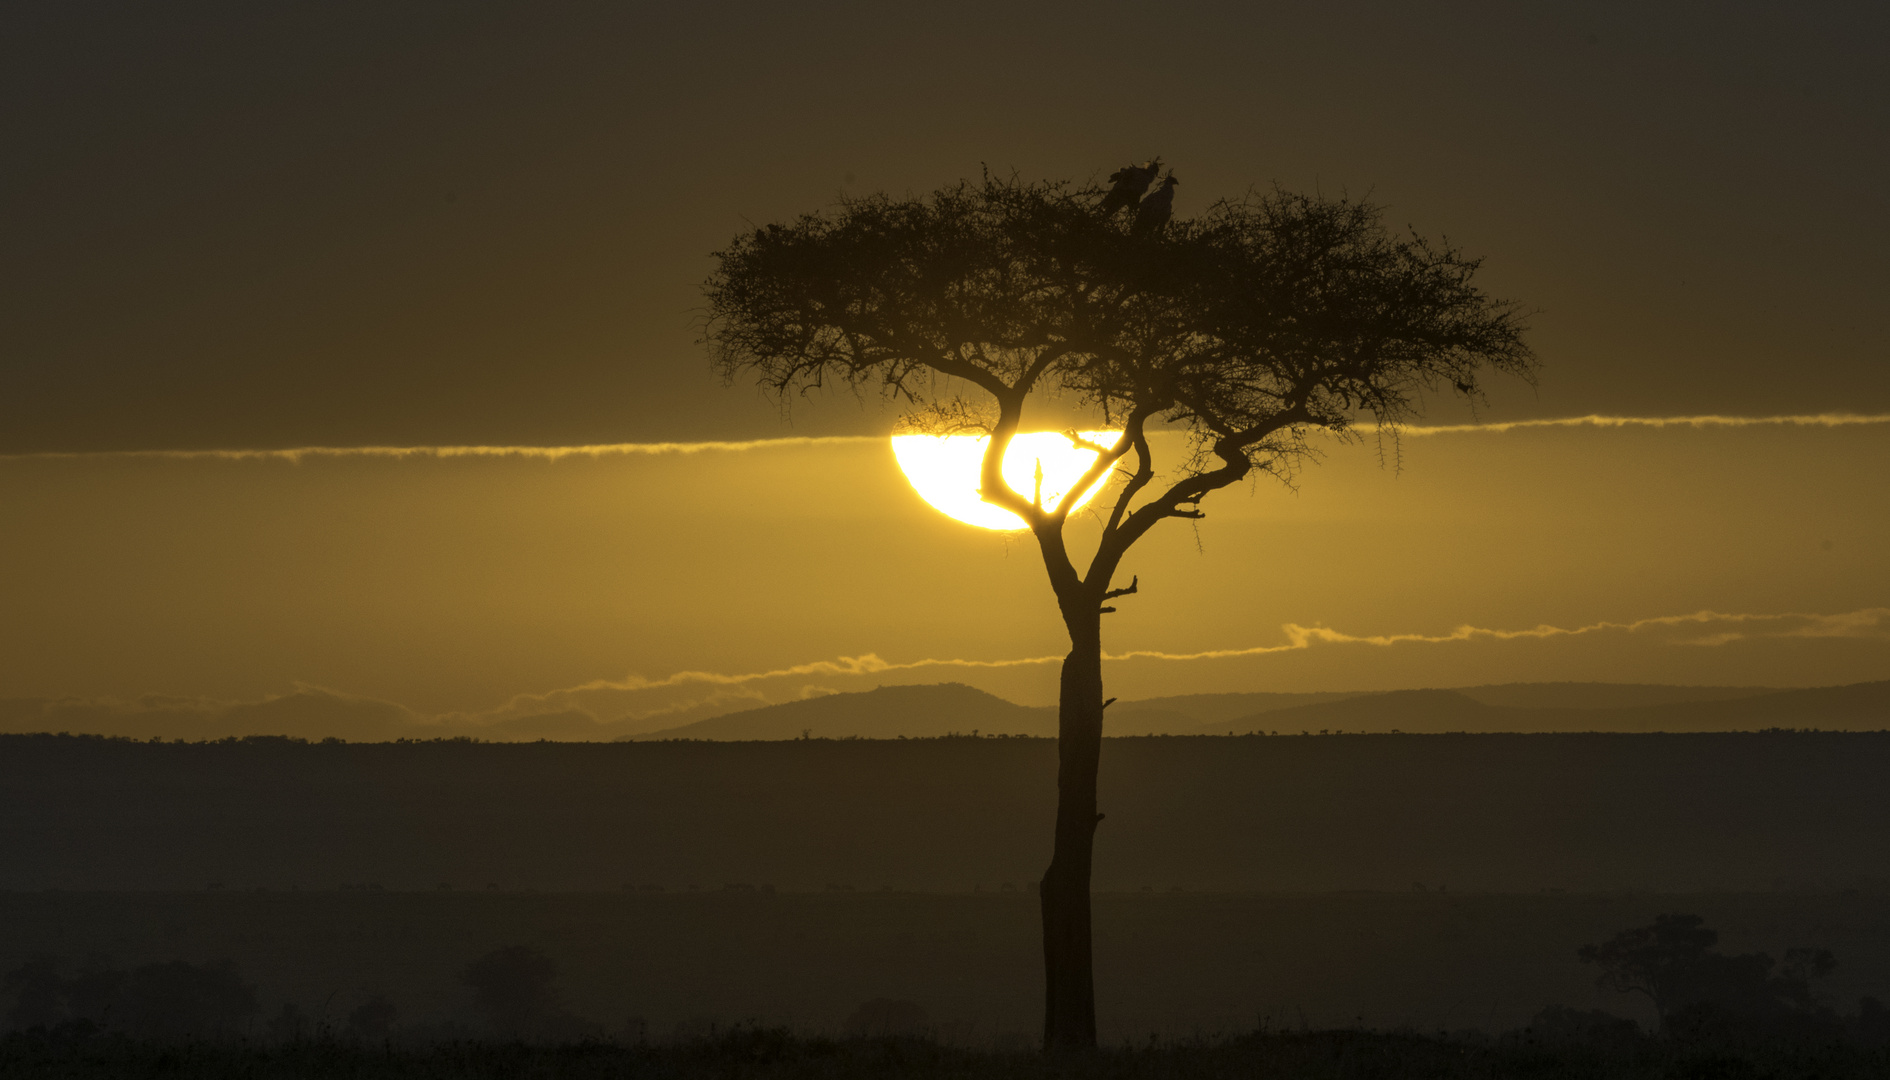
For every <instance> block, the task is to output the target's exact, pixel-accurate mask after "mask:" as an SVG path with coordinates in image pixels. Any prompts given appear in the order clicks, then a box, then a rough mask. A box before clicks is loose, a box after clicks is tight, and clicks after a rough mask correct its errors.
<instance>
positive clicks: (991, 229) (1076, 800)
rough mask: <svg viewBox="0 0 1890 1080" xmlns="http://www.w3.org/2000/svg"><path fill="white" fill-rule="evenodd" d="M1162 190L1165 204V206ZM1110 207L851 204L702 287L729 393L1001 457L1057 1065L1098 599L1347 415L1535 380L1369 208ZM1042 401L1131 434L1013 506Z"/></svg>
mask: <svg viewBox="0 0 1890 1080" xmlns="http://www.w3.org/2000/svg"><path fill="white" fill-rule="evenodd" d="M1117 177H1118V180H1117V182H1118V184H1121V183H1122V182H1123V180H1125V179H1130V178H1128V177H1125V176H1123V174H1122V173H1118V174H1117ZM1134 179H1135V181H1136V182H1139V177H1136V178H1134ZM1131 186H1132V185H1131ZM1163 190H1164V191H1165V192H1167V193H1168V194H1169V196H1171V197H1172V193H1173V185H1164V188H1163ZM1136 194H1139V192H1137V193H1136ZM1122 205H1127V204H1126V203H1124V202H1123V197H1122V196H1120V195H1118V196H1116V197H1115V198H1114V199H1113V200H1112V199H1111V198H1110V196H1109V193H1106V192H1104V191H1103V190H1102V189H1101V188H1098V187H1094V186H1090V187H1074V186H1071V185H1069V184H1064V183H1026V182H1023V181H1020V180H1016V179H1002V178H992V177H991V176H989V175H987V176H986V177H985V178H984V179H983V181H982V182H981V183H972V182H964V183H960V184H957V185H954V186H952V187H947V188H944V189H942V190H940V191H937V192H935V193H933V194H932V195H931V196H929V197H914V198H893V197H890V196H887V195H883V194H882V195H871V196H865V197H860V198H846V199H843V200H842V201H841V202H840V204H839V205H838V207H837V208H835V209H834V210H833V211H832V212H830V213H826V214H819V215H806V216H803V217H801V218H799V219H797V220H795V221H793V222H791V223H789V224H786V225H778V224H777V225H769V226H767V227H766V228H762V229H757V230H754V231H753V232H752V233H745V234H743V235H740V236H738V237H736V238H735V240H734V241H733V242H732V243H731V244H730V245H729V246H728V247H727V248H725V249H724V250H722V251H720V252H718V253H716V259H717V269H716V271H715V273H714V274H713V275H712V276H711V277H710V279H709V281H708V282H707V283H706V285H705V292H706V295H707V300H708V312H707V326H706V340H707V344H708V345H709V347H710V348H711V350H712V352H713V355H714V358H715V362H716V365H717V367H718V369H719V370H720V371H721V372H722V373H723V375H724V376H725V377H728V378H734V377H735V376H737V375H739V374H743V373H752V374H753V375H755V376H756V377H758V378H759V380H760V381H761V383H762V384H763V385H764V386H766V387H768V388H770V389H771V390H773V391H775V392H777V393H781V394H785V393H787V392H789V391H796V390H798V391H803V392H804V391H806V390H808V389H810V388H813V387H819V386H822V385H825V384H827V383H829V382H830V381H831V382H840V383H844V384H849V385H852V386H854V387H856V388H860V387H868V386H877V387H879V388H880V389H881V390H882V391H883V392H884V393H886V394H888V395H890V396H892V397H893V398H895V399H899V400H903V401H905V402H908V403H910V404H911V405H912V406H913V409H912V411H911V412H910V413H909V414H908V418H909V420H911V421H912V422H913V423H915V424H917V425H920V426H921V427H924V428H926V429H929V430H952V429H958V430H964V429H967V428H970V429H977V430H983V431H985V432H988V433H989V435H990V437H991V438H990V442H989V444H988V446H987V449H986V452H985V456H984V462H983V467H982V472H981V485H982V497H983V498H984V500H985V501H986V502H989V503H991V504H993V505H995V506H999V507H1002V508H1004V509H1006V510H1009V511H1011V512H1012V513H1014V514H1016V515H1017V516H1018V517H1020V518H1022V519H1023V521H1024V522H1025V524H1026V526H1027V527H1028V528H1029V529H1030V530H1031V532H1032V533H1033V534H1034V535H1035V537H1036V540H1037V542H1038V545H1039V547H1040V549H1041V551H1042V555H1043V560H1044V565H1045V567H1046V569H1047V570H1048V573H1049V577H1050V584H1051V587H1052V589H1053V590H1054V591H1055V594H1056V599H1057V605H1058V607H1059V608H1060V610H1061V612H1062V615H1063V621H1064V625H1065V627H1066V628H1067V630H1068V632H1069V637H1070V645H1071V648H1070V652H1069V655H1068V657H1067V658H1066V659H1065V661H1064V665H1063V672H1062V687H1061V698H1060V705H1059V719H1058V725H1059V728H1058V730H1059V750H1058V753H1059V771H1058V789H1059V797H1058V804H1057V825H1056V840H1055V849H1054V854H1053V856H1052V859H1051V863H1050V867H1049V869H1048V870H1047V871H1046V872H1045V874H1044V878H1043V883H1042V889H1041V892H1042V911H1043V931H1044V969H1045V977H1046V978H1045V1014H1044V1037H1045V1042H1046V1045H1047V1046H1049V1047H1053V1048H1081V1047H1089V1046H1093V1045H1094V1044H1095V1031H1096V1020H1095V994H1094V989H1093V984H1092V977H1091V967H1090V902H1089V881H1090V861H1091V851H1092V848H1093V843H1094V835H1095V829H1096V825H1097V823H1098V822H1099V821H1100V820H1101V815H1100V814H1098V813H1097V809H1096V772H1097V762H1098V756H1099V754H1100V752H1101V746H1102V719H1103V709H1104V706H1105V702H1104V699H1103V693H1102V652H1101V650H1102V626H1101V623H1102V616H1103V614H1104V613H1105V612H1107V611H1110V610H1113V609H1111V608H1109V607H1107V606H1106V605H1107V603H1108V601H1109V600H1111V599H1113V598H1115V597H1118V596H1121V595H1125V594H1127V593H1132V592H1134V591H1136V582H1135V581H1133V580H1132V581H1131V582H1130V584H1129V585H1128V586H1127V587H1126V588H1117V587H1115V586H1114V584H1113V579H1114V577H1115V574H1116V572H1117V569H1118V567H1119V566H1120V564H1121V562H1122V560H1123V557H1124V556H1125V555H1126V554H1127V553H1128V551H1129V549H1130V547H1131V546H1132V545H1133V544H1134V543H1135V542H1136V541H1137V540H1139V539H1141V538H1142V537H1143V536H1144V535H1146V534H1147V533H1148V532H1149V530H1150V529H1152V528H1154V527H1155V526H1156V525H1158V524H1160V523H1161V522H1163V521H1167V520H1170V519H1175V518H1181V519H1194V518H1200V517H1201V516H1202V513H1201V510H1200V503H1201V500H1202V499H1203V498H1204V497H1205V496H1206V495H1208V494H1209V493H1211V492H1213V491H1216V490H1218V489H1220V488H1224V487H1227V486H1229V485H1231V484H1236V483H1239V482H1241V481H1242V480H1244V479H1247V478H1248V477H1250V476H1253V475H1255V474H1256V473H1272V474H1275V475H1278V476H1282V477H1285V476H1288V475H1290V472H1291V470H1292V469H1293V467H1294V466H1295V464H1296V463H1298V462H1299V461H1301V460H1303V459H1304V457H1305V456H1306V455H1307V454H1308V453H1309V452H1310V451H1311V445H1310V438H1311V436H1312V434H1313V433H1314V432H1316V431H1323V432H1326V433H1329V434H1333V435H1338V436H1341V437H1344V436H1347V435H1348V434H1349V433H1351V431H1352V428H1353V424H1354V422H1355V421H1357V420H1358V419H1360V418H1362V417H1370V418H1372V419H1375V420H1376V421H1377V422H1378V423H1379V424H1384V425H1395V424H1397V423H1398V422H1399V421H1402V420H1404V419H1406V418H1408V417H1409V416H1411V415H1414V413H1415V410H1416V408H1417V406H1418V403H1419V398H1420V395H1421V394H1422V393H1423V392H1425V391H1442V392H1446V393H1448V392H1452V391H1454V392H1456V393H1459V394H1461V395H1464V396H1466V397H1468V398H1472V399H1475V398H1477V397H1478V396H1479V383H1478V379H1479V376H1480V375H1481V374H1482V373H1483V372H1484V371H1485V370H1486V369H1490V368H1494V369H1496V370H1499V371H1503V372H1509V373H1512V374H1517V375H1521V376H1524V377H1528V376H1529V375H1530V374H1531V373H1532V372H1533V370H1534V360H1533V358H1532V356H1531V354H1530V352H1529V350H1528V348H1527V347H1526V346H1525V345H1524V343H1523V340H1522V326H1521V319H1520V316H1519V313H1518V311H1517V309H1516V308H1515V307H1514V306H1513V305H1511V304H1507V303H1503V302H1499V301H1496V300H1492V299H1491V298H1489V297H1487V296H1485V295H1484V294H1483V293H1482V292H1481V291H1479V290H1478V289H1477V287H1476V286H1474V285H1473V284H1472V280H1471V279H1472V277H1473V275H1474V273H1475V271H1476V269H1477V265H1478V264H1477V261H1476V260H1473V259H1469V258H1466V257H1464V256H1463V255H1462V254H1460V253H1459V252H1458V251H1457V250H1455V249H1453V248H1451V247H1449V246H1447V245H1440V244H1432V243H1430V242H1427V241H1425V240H1423V239H1421V238H1418V237H1415V236H1409V237H1407V236H1397V235H1393V234H1391V233H1389V232H1387V231H1386V230H1385V228H1384V227H1383V226H1382V224H1381V223H1380V214H1379V211H1378V210H1377V208H1375V207H1373V206H1370V205H1367V204H1364V203H1359V202H1354V201H1351V200H1348V199H1343V198H1339V199H1331V198H1324V197H1315V196H1305V195H1295V194H1288V193H1284V192H1275V193H1272V194H1268V195H1258V196H1249V197H1246V198H1241V199H1232V200H1223V201H1221V202H1217V203H1215V204H1214V205H1213V206H1211V207H1209V208H1208V210H1207V211H1206V212H1205V213H1203V214H1202V215H1201V216H1199V217H1196V218H1193V219H1172V220H1170V219H1167V218H1166V214H1165V213H1163V212H1162V210H1163V208H1162V207H1160V206H1157V207H1156V208H1154V210H1153V211H1151V221H1150V223H1149V227H1143V228H1137V227H1136V225H1135V224H1134V222H1135V221H1136V220H1139V218H1138V217H1137V215H1128V214H1120V213H1116V212H1114V211H1115V210H1116V209H1118V208H1119V206H1122ZM1105 208H1107V209H1108V210H1109V211H1110V212H1108V213H1105V212H1102V211H1103V209H1105ZM1138 214H1139V210H1138ZM1157 217H1159V218H1163V219H1164V221H1163V222H1162V223H1160V224H1161V227H1159V228H1157V227H1152V226H1153V225H1155V224H1157V223H1156V222H1154V221H1153V220H1152V219H1153V218H1157ZM1125 219H1126V220H1125ZM961 391H962V392H964V393H968V394H970V395H971V396H972V398H973V399H975V400H966V399H965V398H964V397H961V396H959V395H960V392H961ZM1038 392H1042V393H1044V394H1046V395H1050V396H1060V397H1062V398H1064V399H1065V400H1066V401H1068V400H1071V399H1073V400H1074V401H1075V402H1076V403H1077V404H1079V405H1080V406H1083V407H1086V408H1088V409H1089V410H1092V411H1093V412H1094V414H1095V415H1097V416H1098V417H1099V418H1100V419H1101V420H1103V421H1104V422H1106V423H1109V424H1112V425H1120V427H1121V431H1122V434H1121V436H1120V437H1119V438H1117V439H1116V441H1115V442H1114V443H1113V444H1112V445H1106V446H1092V447H1090V448H1091V449H1094V450H1095V451H1096V459H1095V463H1094V465H1093V466H1092V467H1091V468H1090V470H1089V472H1088V474H1087V475H1086V476H1084V477H1083V478H1082V479H1080V480H1078V481H1077V482H1075V483H1074V484H1072V485H1071V486H1070V488H1069V493H1068V494H1066V495H1064V496H1063V497H1062V498H1061V499H1060V500H1058V501H1056V502H1055V503H1054V504H1049V503H1046V502H1045V501H1044V500H1043V499H1042V498H1041V497H1040V495H1041V493H1024V492H1019V491H1016V490H1013V489H1012V488H1011V487H1010V486H1009V485H1008V484H1006V483H1005V481H1004V479H1003V474H1002V471H1001V466H1002V463H1003V461H1004V456H1005V452H1006V451H1007V450H1008V449H1009V447H1010V444H1011V440H1012V439H1013V437H1014V436H1015V435H1016V434H1017V433H1018V432H1019V431H1020V430H1021V429H1022V425H1023V423H1024V417H1025V408H1026V404H1027V403H1029V402H1031V401H1032V398H1031V395H1032V394H1033V393H1038ZM1039 400H1040V399H1039ZM1033 407H1034V406H1033ZM1155 425H1165V426H1167V427H1170V428H1175V429H1179V430H1180V431H1182V432H1185V433H1186V434H1187V435H1188V436H1190V437H1191V450H1190V451H1189V452H1188V453H1185V454H1183V455H1181V456H1180V457H1179V459H1178V460H1176V461H1175V462H1173V463H1171V464H1169V465H1168V467H1167V468H1166V469H1158V467H1157V462H1156V460H1155V458H1154V456H1153V453H1152V444H1151V440H1150V438H1149V434H1150V429H1151V426H1155ZM1069 434H1070V438H1071V439H1072V441H1075V442H1079V443H1080V439H1079V437H1078V436H1077V435H1076V433H1075V432H1073V431H1072V432H1070V433H1069ZM1082 445H1088V444H1082ZM1130 462H1132V464H1129V463H1130ZM1112 471H1116V472H1119V473H1120V475H1121V476H1122V477H1123V478H1124V480H1123V483H1122V484H1121V486H1120V488H1119V489H1118V491H1117V494H1116V497H1115V500H1114V505H1113V506H1112V507H1110V508H1109V509H1108V510H1107V511H1106V515H1105V518H1106V519H1105V520H1103V521H1101V522H1100V525H1101V530H1100V536H1099V537H1098V538H1097V539H1096V549H1095V551H1094V553H1093V555H1091V557H1090V559H1089V562H1088V566H1087V568H1086V569H1078V565H1077V562H1076V561H1075V560H1074V559H1073V557H1072V555H1071V554H1070V551H1069V548H1068V546H1067V543H1066V539H1065V535H1064V526H1065V523H1066V521H1067V519H1068V517H1069V515H1070V512H1071V510H1072V509H1073V507H1074V504H1075V502H1076V500H1077V499H1078V497H1079V496H1080V493H1082V492H1083V491H1085V490H1087V489H1088V488H1089V487H1090V486H1091V484H1092V483H1094V482H1096V481H1098V480H1100V479H1102V478H1103V477H1105V476H1107V475H1110V474H1111V472H1112ZM1158 476H1162V477H1164V479H1163V480H1162V482H1160V483H1157V479H1156V478H1157V477H1158Z"/></svg>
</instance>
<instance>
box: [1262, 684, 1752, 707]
mask: <svg viewBox="0 0 1890 1080" xmlns="http://www.w3.org/2000/svg"><path fill="white" fill-rule="evenodd" d="M1456 690H1457V692H1458V693H1460V694H1462V695H1464V696H1465V697H1468V698H1474V699H1476V700H1477V701H1481V702H1482V703H1483V704H1485V705H1513V706H1517V707H1519V708H1524V709H1627V708H1634V707H1636V706H1640V705H1670V704H1673V703H1675V702H1681V701H1730V700H1731V699H1733V698H1744V697H1757V696H1758V695H1760V694H1771V693H1776V692H1777V690H1778V688H1777V687H1773V686H1667V685H1664V684H1661V683H1600V682H1538V683H1499V684H1494V685H1487V686H1459V687H1457V688H1456ZM1350 696H1354V697H1355V696H1357V695H1350ZM1254 711H1255V712H1258V711H1260V710H1258V709H1256V710H1254Z"/></svg>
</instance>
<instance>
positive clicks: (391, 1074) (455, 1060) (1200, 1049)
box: [0, 1029, 1890, 1080]
mask: <svg viewBox="0 0 1890 1080" xmlns="http://www.w3.org/2000/svg"><path fill="white" fill-rule="evenodd" d="M0 1075H4V1076H6V1077H9V1078H20V1080H28V1078H40V1077H48V1078H50V1077H72V1078H91V1077H99V1078H118V1077H124V1078H133V1077H135V1078H138V1080H149V1078H158V1077H192V1078H198V1077H201V1078H205V1080H221V1078H225V1077H228V1078H232V1080H234V1078H237V1077H243V1078H273V1077H283V1078H304V1077H307V1078H317V1077H320V1078H328V1077H350V1078H358V1080H377V1078H383V1077H385V1078H389V1080H392V1078H404V1077H427V1078H439V1080H448V1078H460V1077H465V1078H479V1080H487V1078H492V1080H498V1078H506V1080H515V1078H537V1077H545V1078H552V1077H572V1078H591V1077H598V1078H602V1077H624V1078H641V1077H649V1078H672V1077H673V1078H676V1080H691V1078H696V1077H703V1078H708V1077H714V1078H717V1080H724V1078H736V1077H741V1078H753V1080H768V1078H774V1077H781V1078H799V1077H808V1078H828V1077H833V1078H854V1077H860V1078H866V1077H967V1078H977V1077H993V1078H996V1077H1070V1078H1091V1077H1093V1078H1097V1080H1114V1078H1122V1080H1128V1078H1137V1080H1140V1078H1144V1077H1148V1078H1156V1077H1160V1078H1170V1077H1173V1078H1180V1077H1202V1078H1220V1077H1230V1078H1231V1077H1240V1078H1243V1080H1247V1078H1254V1077H1267V1078H1277V1080H1301V1078H1305V1080H1405V1078H1410V1080H1418V1078H1424V1080H1455V1078H1458V1077H1464V1078H1471V1077H1474V1078H1478V1080H1485V1078H1489V1080H1494V1078H1499V1077H1500V1078H1510V1077H1517V1078H1541V1080H1559V1078H1564V1077H1566V1078H1571V1080H1574V1078H1582V1080H1588V1078H1594V1080H1602V1078H1610V1080H1612V1078H1617V1077H1619V1078H1647V1080H1746V1078H1753V1080H1757V1078H1760V1077H1766V1078H1777V1080H1801V1078H1802V1080H1813V1078H1817V1080H1851V1078H1853V1077H1855V1078H1859V1080H1862V1078H1873V1080H1874V1078H1881V1077H1884V1076H1890V1051H1887V1050H1885V1049H1884V1048H1882V1047H1870V1046H1863V1045H1858V1044H1855V1043H1849V1042H1844V1041H1838V1040H1810V1041H1792V1042H1780V1043H1772V1044H1763V1045H1743V1046H1737V1045H1682V1044H1674V1043H1666V1042H1661V1041H1658V1040H1653V1039H1634V1040H1629V1041H1624V1042H1619V1043H1615V1044H1599V1043H1591V1044H1565V1045H1543V1044H1542V1043H1541V1042H1540V1041H1539V1040H1535V1039H1532V1038H1530V1037H1529V1035H1528V1034H1527V1033H1517V1034H1516V1035H1514V1036H1512V1037H1510V1038H1507V1039H1503V1040H1493V1041H1492V1040H1478V1039H1470V1038H1449V1037H1441V1036H1437V1037H1433V1036H1424V1035H1419V1034H1415V1033H1408V1032H1405V1033H1398V1032H1393V1033H1377V1032H1366V1031H1325V1032H1315V1031H1297V1032H1272V1033H1269V1032H1258V1033H1254V1034H1250V1035H1245V1036H1240V1037H1236V1038H1231V1039H1224V1040H1218V1041H1213V1042H1189V1043H1150V1044H1147V1045H1143V1046H1132V1047H1129V1046H1125V1047H1112V1048H1107V1049H1104V1050H1102V1051H1099V1052H1096V1053H1093V1054H1086V1055H1078V1056H1068V1057H1057V1058H1050V1057H1045V1056H1044V1055H1042V1054H1039V1053H1036V1052H1033V1051H1027V1050H1017V1051H1010V1052H994V1051H975V1050H965V1049H960V1048H954V1047H949V1046H943V1045H940V1044H938V1043H935V1042H930V1041H926V1040H920V1039H853V1040H831V1039H818V1038H814V1039H809V1038H799V1037H796V1036H794V1035H791V1034H789V1033H787V1032H784V1031H778V1030H768V1029H760V1030H746V1031H743V1030H738V1031H735V1032H733V1033H728V1034H723V1035H720V1036H715V1037H708V1038H701V1039H695V1040H689V1041H683V1042H676V1043H670V1044H662V1045H649V1044H643V1045H631V1046H626V1045H618V1044H612V1043H604V1042H598V1043H585V1044H574V1045H563V1046H531V1045H525V1044H517V1043H511V1044H507V1043H475V1042H468V1043H456V1044H446V1045H439V1046H432V1047H426V1048H420V1049H401V1048H395V1047H391V1046H379V1047H375V1046H365V1045H360V1044H354V1043H345V1042H332V1041H304V1042H295V1043H289V1044H286V1045H279V1046H263V1045H248V1044H242V1043H222V1044H213V1043H197V1044H185V1045H164V1044H156V1043H145V1042H137V1041H132V1040H128V1039H122V1038H98V1037H92V1038H79V1039H74V1038H70V1037H63V1038H62V1037H56V1036H48V1035H45V1034H37V1033H36V1034H15V1035H10V1036H7V1037H5V1038H4V1039H3V1040H0Z"/></svg>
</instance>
